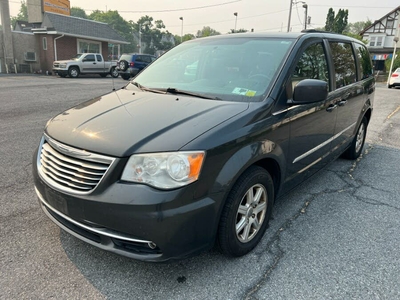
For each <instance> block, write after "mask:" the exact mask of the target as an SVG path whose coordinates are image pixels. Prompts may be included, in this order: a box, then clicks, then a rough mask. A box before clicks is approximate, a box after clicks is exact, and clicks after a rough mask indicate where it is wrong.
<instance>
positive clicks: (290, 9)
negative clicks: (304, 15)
mask: <svg viewBox="0 0 400 300" xmlns="http://www.w3.org/2000/svg"><path fill="white" fill-rule="evenodd" d="M292 6H293V1H292V0H290V6H289V20H288V25H287V32H289V31H290V19H291V18H292Z"/></svg>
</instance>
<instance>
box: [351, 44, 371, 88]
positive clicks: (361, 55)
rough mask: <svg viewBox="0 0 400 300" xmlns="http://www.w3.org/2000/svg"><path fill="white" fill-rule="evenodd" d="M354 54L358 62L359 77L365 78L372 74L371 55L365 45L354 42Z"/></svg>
mask: <svg viewBox="0 0 400 300" xmlns="http://www.w3.org/2000/svg"><path fill="white" fill-rule="evenodd" d="M355 46H356V55H357V56H358V60H359V62H360V78H361V80H362V79H365V78H368V77H371V76H372V75H373V68H372V61H371V56H370V54H369V52H368V49H367V47H365V46H364V45H361V44H355Z"/></svg>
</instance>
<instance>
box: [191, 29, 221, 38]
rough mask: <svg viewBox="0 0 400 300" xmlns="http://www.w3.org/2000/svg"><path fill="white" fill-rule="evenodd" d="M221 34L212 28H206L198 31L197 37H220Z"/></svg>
mask: <svg viewBox="0 0 400 300" xmlns="http://www.w3.org/2000/svg"><path fill="white" fill-rule="evenodd" d="M220 34H221V33H220V32H218V31H216V30H215V29H212V28H211V27H210V26H204V27H203V29H201V30H198V31H197V34H196V36H197V37H206V36H212V35H220Z"/></svg>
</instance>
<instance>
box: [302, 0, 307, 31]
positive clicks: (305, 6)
mask: <svg viewBox="0 0 400 300" xmlns="http://www.w3.org/2000/svg"><path fill="white" fill-rule="evenodd" d="M303 7H304V9H305V11H304V30H306V29H307V10H308V5H307V3H304V4H303Z"/></svg>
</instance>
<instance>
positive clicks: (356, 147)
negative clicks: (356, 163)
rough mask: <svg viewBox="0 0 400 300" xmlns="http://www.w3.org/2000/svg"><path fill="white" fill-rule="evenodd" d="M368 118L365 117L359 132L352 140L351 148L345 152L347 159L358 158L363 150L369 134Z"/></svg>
mask: <svg viewBox="0 0 400 300" xmlns="http://www.w3.org/2000/svg"><path fill="white" fill-rule="evenodd" d="M367 127H368V120H367V118H366V117H363V119H362V121H361V124H360V126H359V127H358V130H357V133H356V135H355V136H354V139H353V141H352V142H351V145H350V148H348V149H347V150H346V151H345V152H344V153H343V155H342V156H343V157H344V158H347V159H353V160H354V159H357V158H358V157H359V156H360V155H361V152H362V149H363V147H364V143H365V136H366V135H367Z"/></svg>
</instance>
